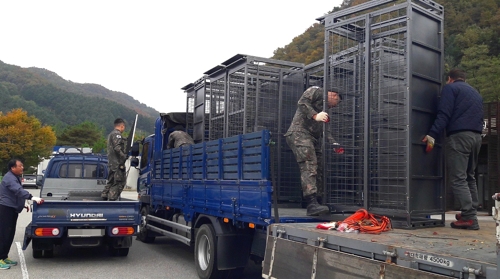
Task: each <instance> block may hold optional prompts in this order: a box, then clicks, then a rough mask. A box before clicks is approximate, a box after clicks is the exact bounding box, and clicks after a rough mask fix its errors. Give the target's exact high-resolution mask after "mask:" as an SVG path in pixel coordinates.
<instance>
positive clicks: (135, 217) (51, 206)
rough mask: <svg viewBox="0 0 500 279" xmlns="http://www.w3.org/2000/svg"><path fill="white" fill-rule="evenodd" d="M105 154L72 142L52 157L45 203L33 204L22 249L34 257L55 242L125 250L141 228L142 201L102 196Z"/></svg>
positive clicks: (121, 253) (122, 252)
mask: <svg viewBox="0 0 500 279" xmlns="http://www.w3.org/2000/svg"><path fill="white" fill-rule="evenodd" d="M75 151H76V152H75ZM107 175H108V167H107V157H106V156H103V155H100V154H92V153H86V152H83V151H82V149H75V148H69V149H67V150H66V151H64V152H62V153H59V154H57V155H55V156H54V157H53V158H52V159H51V160H50V162H49V164H48V166H47V169H46V171H45V175H44V177H43V180H42V187H41V189H40V197H42V198H43V199H44V203H43V204H40V205H38V204H36V203H35V204H33V208H32V212H33V214H32V221H31V223H29V224H28V226H27V227H26V230H25V236H24V245H23V250H25V249H26V248H27V247H28V245H29V244H30V243H31V246H32V248H33V257H34V258H41V257H52V256H53V252H54V246H56V245H68V246H70V247H97V246H108V247H109V251H110V254H111V255H113V256H127V255H128V252H129V248H130V246H131V245H132V237H133V236H134V235H136V234H137V231H138V225H139V222H140V219H139V202H138V201H133V200H124V199H120V200H119V201H103V200H102V198H101V191H102V189H103V188H104V185H106V178H107Z"/></svg>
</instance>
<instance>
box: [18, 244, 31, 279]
mask: <svg viewBox="0 0 500 279" xmlns="http://www.w3.org/2000/svg"><path fill="white" fill-rule="evenodd" d="M16 246H17V253H18V254H19V264H20V265H21V271H22V272H23V279H29V278H30V275H29V274H28V267H27V266H26V260H25V259H24V253H23V248H22V247H21V242H16Z"/></svg>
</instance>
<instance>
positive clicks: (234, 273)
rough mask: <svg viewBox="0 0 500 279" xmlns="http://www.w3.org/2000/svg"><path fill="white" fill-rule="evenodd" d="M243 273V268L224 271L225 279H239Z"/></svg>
mask: <svg viewBox="0 0 500 279" xmlns="http://www.w3.org/2000/svg"><path fill="white" fill-rule="evenodd" d="M243 271H245V267H237V268H235V269H230V270H226V272H227V274H226V278H227V279H239V278H241V276H243Z"/></svg>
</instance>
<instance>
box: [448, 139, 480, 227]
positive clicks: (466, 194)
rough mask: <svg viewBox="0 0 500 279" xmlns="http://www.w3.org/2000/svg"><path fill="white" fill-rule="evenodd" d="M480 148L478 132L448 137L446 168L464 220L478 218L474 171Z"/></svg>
mask: <svg viewBox="0 0 500 279" xmlns="http://www.w3.org/2000/svg"><path fill="white" fill-rule="evenodd" d="M480 149H481V135H480V134H478V133H474V132H460V133H456V134H453V135H451V136H449V137H448V138H447V139H446V153H445V154H446V170H447V172H448V178H449V179H450V182H451V185H452V189H453V194H454V195H455V197H456V198H457V199H458V201H459V202H460V210H461V211H462V213H461V214H462V218H463V219H464V220H470V219H476V218H477V216H476V215H477V207H478V206H479V200H478V196H477V184H476V178H475V175H474V171H475V169H476V167H477V162H478V157H479V150H480Z"/></svg>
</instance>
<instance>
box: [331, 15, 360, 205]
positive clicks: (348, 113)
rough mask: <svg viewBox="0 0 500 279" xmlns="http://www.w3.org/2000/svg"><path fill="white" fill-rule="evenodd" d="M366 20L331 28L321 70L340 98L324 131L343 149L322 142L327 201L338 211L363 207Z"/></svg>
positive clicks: (353, 21)
mask: <svg viewBox="0 0 500 279" xmlns="http://www.w3.org/2000/svg"><path fill="white" fill-rule="evenodd" d="M365 25H366V21H365V19H364V18H363V19H355V20H352V21H349V22H346V23H345V24H343V25H341V26H339V27H338V28H336V29H334V30H333V31H334V32H330V33H329V36H328V37H327V39H328V42H327V50H328V56H327V58H326V59H325V60H326V61H328V63H327V64H326V65H325V66H326V69H325V70H324V71H325V72H326V73H327V75H326V81H325V84H326V87H327V89H329V90H332V91H337V92H339V93H341V95H342V102H341V103H340V104H339V105H338V106H336V107H334V108H333V109H331V110H330V113H329V114H330V116H331V119H332V121H330V122H329V124H326V125H327V126H328V129H327V132H328V133H330V134H331V135H332V136H333V138H334V140H335V141H337V142H338V143H339V144H340V145H341V147H342V148H344V154H337V153H335V152H334V150H333V148H334V146H333V145H332V143H331V142H329V141H328V137H326V141H325V145H324V147H325V152H324V154H325V160H326V164H325V170H326V171H325V175H326V179H325V181H326V189H327V191H326V192H327V194H328V196H327V201H328V203H331V204H333V205H335V207H336V209H337V210H340V211H345V210H348V211H349V210H356V209H358V208H359V207H361V206H363V197H364V185H365V177H364V166H365V161H364V159H365V158H364V155H365V154H364V146H365V137H364V134H363V133H364V124H365V115H364V112H365V109H364V107H365V95H364V92H365V86H366V82H365V79H364V76H365V72H364V61H365V60H364V55H365V45H364V41H365V32H364V30H363V29H362V28H359V26H365Z"/></svg>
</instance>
